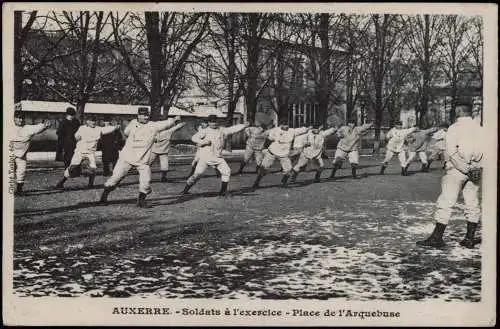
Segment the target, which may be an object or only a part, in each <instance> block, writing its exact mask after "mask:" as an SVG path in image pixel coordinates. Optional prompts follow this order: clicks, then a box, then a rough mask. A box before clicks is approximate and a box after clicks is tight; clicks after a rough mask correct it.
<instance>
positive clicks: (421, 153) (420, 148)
mask: <svg viewBox="0 0 500 329" xmlns="http://www.w3.org/2000/svg"><path fill="white" fill-rule="evenodd" d="M438 129H439V128H438V127H431V128H429V129H424V130H419V129H417V130H416V131H414V132H413V133H411V134H410V135H408V136H407V137H406V141H407V142H408V158H407V159H406V163H405V166H404V168H403V171H402V172H401V175H403V176H407V175H408V167H409V166H410V164H411V163H412V162H413V160H414V159H415V157H416V156H417V154H418V157H419V159H420V162H421V164H422V167H421V169H420V171H421V172H428V171H429V166H428V162H427V149H428V147H429V143H430V141H431V138H432V135H433V134H434V133H435V132H436V131H438Z"/></svg>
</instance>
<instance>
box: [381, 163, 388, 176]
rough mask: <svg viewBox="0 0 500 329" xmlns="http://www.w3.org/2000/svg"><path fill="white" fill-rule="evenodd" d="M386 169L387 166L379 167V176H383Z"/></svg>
mask: <svg viewBox="0 0 500 329" xmlns="http://www.w3.org/2000/svg"><path fill="white" fill-rule="evenodd" d="M386 168H387V164H385V163H384V164H382V166H381V167H380V175H383V174H384V172H385V169H386Z"/></svg>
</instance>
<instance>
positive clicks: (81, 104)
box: [76, 99, 87, 122]
mask: <svg viewBox="0 0 500 329" xmlns="http://www.w3.org/2000/svg"><path fill="white" fill-rule="evenodd" d="M86 104H87V101H86V100H85V99H80V100H78V101H77V102H76V115H77V117H78V118H79V119H80V121H82V122H83V120H84V119H85V118H84V113H85V105H86Z"/></svg>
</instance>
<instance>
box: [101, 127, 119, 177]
mask: <svg viewBox="0 0 500 329" xmlns="http://www.w3.org/2000/svg"><path fill="white" fill-rule="evenodd" d="M109 125H110V122H109V121H104V126H109ZM113 126H116V123H114V124H113ZM99 143H100V147H101V151H102V167H103V175H104V176H110V175H111V171H110V168H109V165H110V164H111V165H112V166H113V168H114V167H115V165H116V161H117V160H118V152H119V151H120V150H121V149H122V147H123V144H124V141H123V136H122V133H121V131H120V130H115V131H113V132H112V133H110V134H106V135H102V136H101V139H100V141H99Z"/></svg>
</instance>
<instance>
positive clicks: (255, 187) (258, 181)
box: [252, 167, 266, 190]
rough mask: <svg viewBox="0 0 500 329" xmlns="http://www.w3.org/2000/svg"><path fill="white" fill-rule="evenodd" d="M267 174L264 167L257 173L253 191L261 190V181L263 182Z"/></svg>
mask: <svg viewBox="0 0 500 329" xmlns="http://www.w3.org/2000/svg"><path fill="white" fill-rule="evenodd" d="M265 174H266V170H265V169H264V168H262V167H260V168H259V172H258V173H257V177H256V178H255V182H254V183H253V185H252V189H253V190H256V189H258V188H259V184H260V181H261V180H262V177H264V175H265Z"/></svg>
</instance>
